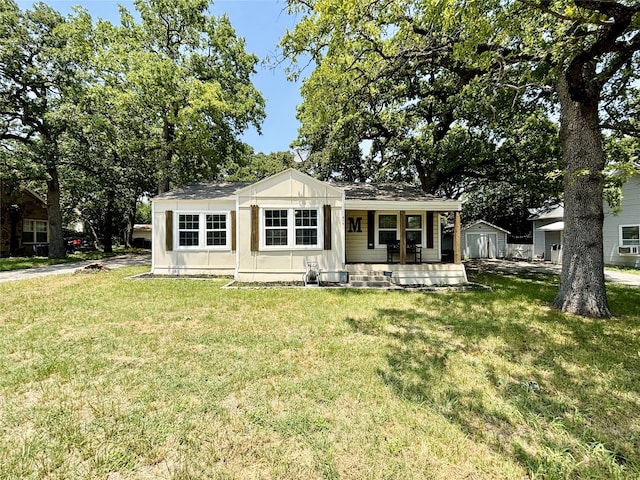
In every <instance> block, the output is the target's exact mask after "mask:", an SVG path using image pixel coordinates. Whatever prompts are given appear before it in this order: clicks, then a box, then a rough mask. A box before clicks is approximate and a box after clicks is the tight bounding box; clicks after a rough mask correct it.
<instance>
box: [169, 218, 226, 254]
mask: <svg viewBox="0 0 640 480" xmlns="http://www.w3.org/2000/svg"><path fill="white" fill-rule="evenodd" d="M177 215H178V225H177V230H176V232H177V233H176V236H177V245H178V248H180V249H207V250H211V249H228V248H229V247H230V241H229V240H230V231H229V226H230V221H229V212H182V213H178V214H177Z"/></svg>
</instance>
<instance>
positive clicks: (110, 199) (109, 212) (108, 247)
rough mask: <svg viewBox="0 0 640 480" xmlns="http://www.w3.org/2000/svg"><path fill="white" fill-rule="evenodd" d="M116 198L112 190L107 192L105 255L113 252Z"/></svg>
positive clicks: (103, 243)
mask: <svg viewBox="0 0 640 480" xmlns="http://www.w3.org/2000/svg"><path fill="white" fill-rule="evenodd" d="M115 198H116V192H115V191H114V190H111V189H110V190H109V191H108V192H107V208H106V209H105V212H104V238H103V241H102V245H103V246H104V253H112V252H113V210H114V203H115Z"/></svg>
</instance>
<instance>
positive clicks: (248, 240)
mask: <svg viewBox="0 0 640 480" xmlns="http://www.w3.org/2000/svg"><path fill="white" fill-rule="evenodd" d="M460 210H461V205H460V202H459V201H456V200H448V199H443V198H437V197H433V196H430V195H426V194H424V193H423V192H422V191H420V190H419V189H415V188H410V187H403V186H399V185H386V186H385V185H378V186H376V185H372V184H332V183H326V182H322V181H319V180H316V179H314V178H312V177H310V176H308V175H306V174H304V173H302V172H299V171H297V170H294V169H289V170H286V171H284V172H281V173H279V174H277V175H274V176H272V177H269V178H267V179H264V180H261V181H258V182H256V183H247V182H234V183H208V184H207V183H200V184H195V185H191V186H189V187H185V188H183V189H179V190H175V191H171V192H167V193H165V194H163V195H159V196H157V197H155V198H154V199H153V242H152V244H153V247H152V273H155V274H173V275H175V274H211V275H231V276H233V277H234V278H235V279H237V280H239V281H246V282H264V281H300V280H302V279H303V277H304V275H305V273H306V272H307V271H308V269H309V266H310V265H313V264H315V265H317V267H318V268H319V269H320V276H321V280H322V281H324V282H339V281H343V280H344V278H345V276H346V274H347V273H349V272H350V273H352V274H354V273H355V272H362V271H367V272H371V273H377V272H379V273H380V274H382V272H387V275H388V276H391V277H392V278H393V280H394V281H395V282H397V283H400V284H459V283H464V282H466V274H465V270H464V267H463V266H462V264H461V262H460V248H459V238H460V228H459V226H458V231H457V238H458V250H457V256H456V258H455V260H456V261H455V262H454V263H442V249H441V241H440V238H441V232H440V220H439V219H440V214H442V213H448V212H455V216H456V218H457V220H458V221H457V224H458V225H459V218H460V217H459V215H460ZM392 247H394V248H392ZM395 247H397V248H395ZM389 260H390V261H389Z"/></svg>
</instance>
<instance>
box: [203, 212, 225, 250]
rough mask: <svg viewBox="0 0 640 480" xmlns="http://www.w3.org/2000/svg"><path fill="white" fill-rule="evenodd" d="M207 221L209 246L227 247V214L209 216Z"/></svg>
mask: <svg viewBox="0 0 640 480" xmlns="http://www.w3.org/2000/svg"><path fill="white" fill-rule="evenodd" d="M206 220H207V224H206V234H207V246H209V247H211V246H215V247H225V246H226V245H227V214H226V213H211V214H207V215H206Z"/></svg>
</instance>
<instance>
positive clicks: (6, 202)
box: [0, 182, 49, 257]
mask: <svg viewBox="0 0 640 480" xmlns="http://www.w3.org/2000/svg"><path fill="white" fill-rule="evenodd" d="M48 244H49V222H48V220H47V206H46V202H45V201H44V199H43V198H42V197H40V196H39V195H38V194H36V193H35V192H32V191H31V190H29V189H21V188H18V187H14V186H12V185H9V184H6V183H4V182H0V256H2V257H6V256H9V255H11V256H24V255H34V254H39V255H46V253H47V249H48Z"/></svg>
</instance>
